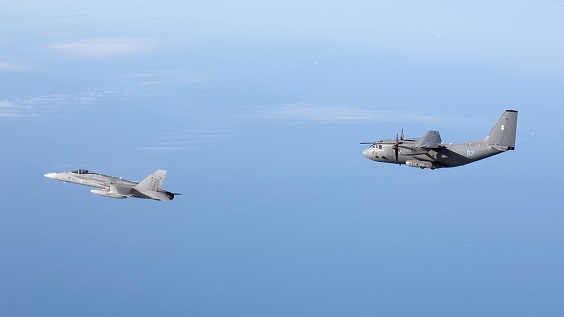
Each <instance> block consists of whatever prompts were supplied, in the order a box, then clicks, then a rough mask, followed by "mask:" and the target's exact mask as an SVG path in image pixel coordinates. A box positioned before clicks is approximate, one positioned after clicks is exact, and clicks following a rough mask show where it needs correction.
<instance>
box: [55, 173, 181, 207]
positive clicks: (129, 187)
mask: <svg viewBox="0 0 564 317" xmlns="http://www.w3.org/2000/svg"><path fill="white" fill-rule="evenodd" d="M44 176H45V177H47V178H52V179H56V180H59V181H63V182H65V183H66V182H69V183H75V184H80V185H86V186H90V187H96V188H101V189H92V190H91V191H90V192H91V193H93V194H96V195H100V196H105V197H111V198H129V197H135V198H146V199H154V200H160V201H171V200H173V199H174V195H180V194H176V193H171V192H169V191H166V190H162V189H161V186H162V184H163V181H164V178H165V176H166V171H165V170H157V171H156V172H154V173H153V174H151V175H149V176H147V178H145V179H144V180H142V181H141V182H132V181H128V180H125V179H122V178H121V177H120V178H115V177H112V176H107V175H102V174H98V173H94V172H90V171H87V170H76V171H72V172H62V173H49V174H45V175H44Z"/></svg>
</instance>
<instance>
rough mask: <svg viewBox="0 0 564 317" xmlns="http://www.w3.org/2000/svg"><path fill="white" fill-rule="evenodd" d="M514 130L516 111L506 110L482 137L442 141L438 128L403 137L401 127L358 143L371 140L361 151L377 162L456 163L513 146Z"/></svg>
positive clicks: (433, 166)
mask: <svg viewBox="0 0 564 317" xmlns="http://www.w3.org/2000/svg"><path fill="white" fill-rule="evenodd" d="M516 131H517V111H516V110H506V111H505V112H504V113H503V115H501V118H499V120H498V121H497V123H496V124H495V126H494V128H493V129H492V131H491V132H490V134H488V136H487V137H486V138H485V139H483V140H477V141H472V142H466V143H460V144H444V143H443V142H442V140H441V135H440V134H439V131H432V130H431V131H427V133H425V135H423V137H421V138H404V137H403V130H402V131H401V135H400V136H398V135H397V134H396V139H395V140H394V139H389V140H381V141H378V142H362V143H361V144H371V146H370V147H369V148H367V149H365V150H364V151H363V152H362V155H364V156H366V157H367V158H369V159H371V160H373V161H377V162H384V163H394V164H400V165H401V164H405V165H407V166H412V167H420V168H430V169H436V168H442V167H456V166H462V165H465V164H468V163H472V162H476V161H479V160H481V159H485V158H488V157H490V156H493V155H496V154H500V153H504V152H506V151H508V150H515V134H516Z"/></svg>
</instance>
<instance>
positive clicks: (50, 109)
mask: <svg viewBox="0 0 564 317" xmlns="http://www.w3.org/2000/svg"><path fill="white" fill-rule="evenodd" d="M106 98H108V92H104V91H98V92H84V93H80V94H76V95H69V94H52V95H40V96H33V97H30V98H27V99H23V98H16V99H12V100H8V99H5V100H0V117H36V116H42V115H47V114H53V113H59V112H60V110H62V109H68V108H72V107H76V106H85V105H90V104H93V103H95V102H97V101H99V100H103V99H106Z"/></svg>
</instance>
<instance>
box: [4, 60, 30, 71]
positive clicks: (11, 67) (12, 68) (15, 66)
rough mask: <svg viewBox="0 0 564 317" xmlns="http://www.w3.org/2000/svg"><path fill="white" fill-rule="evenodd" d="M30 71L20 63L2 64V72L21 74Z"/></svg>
mask: <svg viewBox="0 0 564 317" xmlns="http://www.w3.org/2000/svg"><path fill="white" fill-rule="evenodd" d="M29 69H30V68H29V67H27V66H25V65H22V64H18V63H6V62H0V72H21V71H27V70H29Z"/></svg>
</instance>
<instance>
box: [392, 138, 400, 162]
mask: <svg viewBox="0 0 564 317" xmlns="http://www.w3.org/2000/svg"><path fill="white" fill-rule="evenodd" d="M392 148H393V149H394V150H395V152H396V164H397V163H398V153H399V140H398V135H397V134H396V144H394V146H392Z"/></svg>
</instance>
